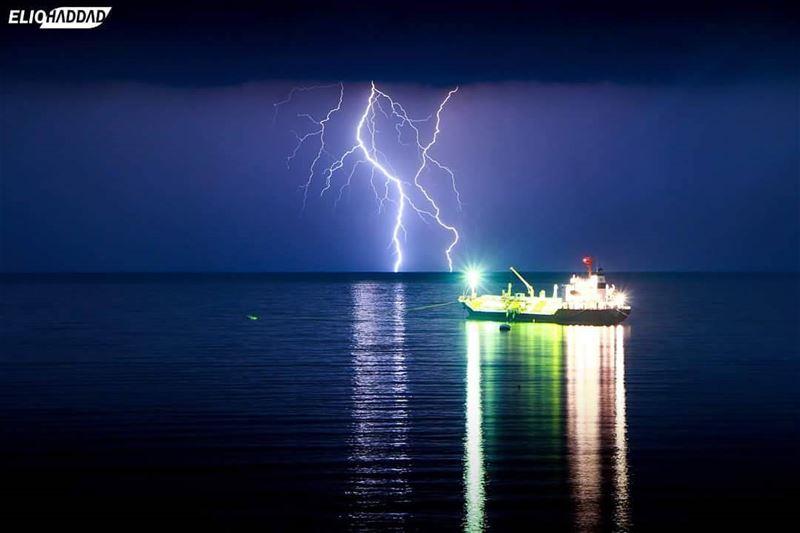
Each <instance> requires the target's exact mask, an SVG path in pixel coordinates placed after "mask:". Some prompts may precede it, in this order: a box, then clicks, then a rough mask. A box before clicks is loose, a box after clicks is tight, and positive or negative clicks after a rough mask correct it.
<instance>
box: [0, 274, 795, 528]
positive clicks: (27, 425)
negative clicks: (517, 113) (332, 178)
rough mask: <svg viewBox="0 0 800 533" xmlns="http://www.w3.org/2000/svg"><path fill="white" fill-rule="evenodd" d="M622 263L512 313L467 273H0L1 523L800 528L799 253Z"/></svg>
mask: <svg viewBox="0 0 800 533" xmlns="http://www.w3.org/2000/svg"><path fill="white" fill-rule="evenodd" d="M568 276H569V273H529V274H527V277H528V279H529V280H530V281H532V282H533V284H534V286H535V287H536V290H537V292H538V290H539V289H540V288H543V289H546V290H547V291H548V292H550V291H551V290H552V286H553V284H554V283H565V282H566V280H567V278H568ZM608 276H609V281H610V282H612V283H615V284H616V286H617V288H618V289H621V290H624V291H626V293H627V294H628V295H629V302H630V304H631V306H632V308H633V311H632V314H631V316H630V318H629V319H628V320H627V321H625V322H624V323H623V324H621V325H619V326H612V327H590V326H559V325H552V324H533V323H531V324H513V325H512V328H511V330H510V331H507V332H505V331H500V330H499V327H498V326H499V324H498V323H496V322H486V321H472V320H467V319H465V315H464V311H463V310H462V309H461V308H460V307H459V305H458V304H456V303H454V302H455V299H456V298H457V296H458V295H459V294H461V293H462V292H463V291H464V288H465V287H464V280H463V277H462V276H461V275H460V274H420V273H417V274H401V275H394V274H349V273H336V274H316V273H314V274H58V275H55V274H5V275H2V277H0V480H2V481H1V482H0V524H14V523H25V524H32V523H36V522H52V524H53V525H59V526H63V525H64V524H68V523H71V522H82V523H87V524H89V523H94V524H102V525H109V526H113V525H119V524H125V525H129V524H131V523H142V524H154V525H160V526H163V525H165V524H170V523H174V524H177V525H189V524H197V525H200V526H205V527H208V528H213V529H217V530H238V529H255V528H259V529H261V530H282V531H288V530H317V531H339V530H346V531H394V530H398V531H407V530H414V531H419V530H437V531H484V530H495V531H505V530H527V531H532V530H536V531H652V530H671V531H677V530H680V531H683V530H687V529H689V530H696V529H705V530H718V529H722V528H742V527H750V528H754V529H755V530H759V531H768V530H776V529H778V528H781V529H787V528H789V527H792V526H794V525H796V516H797V503H796V494H797V493H796V491H797V489H798V487H800V454H799V453H798V452H800V416H799V415H800V275H798V274H796V273H788V274H779V273H769V274H765V273H724V274H720V273H619V274H613V273H609V274H608ZM509 281H513V277H511V275H510V274H508V273H495V274H492V275H487V276H485V277H484V279H483V281H482V289H481V290H487V291H492V292H497V293H499V291H500V289H501V288H502V287H504V285H505V284H506V283H507V282H509ZM520 290H522V289H521V288H520Z"/></svg>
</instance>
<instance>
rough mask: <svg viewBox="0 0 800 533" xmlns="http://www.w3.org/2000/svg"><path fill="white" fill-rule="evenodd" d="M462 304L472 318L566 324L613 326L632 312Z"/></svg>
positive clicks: (628, 310) (625, 310) (623, 310)
mask: <svg viewBox="0 0 800 533" xmlns="http://www.w3.org/2000/svg"><path fill="white" fill-rule="evenodd" d="M462 305H463V306H464V309H466V310H467V313H468V315H469V316H468V318H470V319H475V320H493V321H496V322H543V323H549V324H562V325H565V326H571V325H576V326H578V325H582V326H613V325H615V324H619V323H620V322H622V321H623V320H625V319H626V318H628V316H629V315H630V314H631V311H630V309H559V310H558V311H556V312H555V313H553V314H552V315H544V314H542V315H540V314H535V313H517V314H516V315H507V314H506V313H505V312H502V311H474V310H472V309H470V308H469V306H467V305H466V304H463V303H462Z"/></svg>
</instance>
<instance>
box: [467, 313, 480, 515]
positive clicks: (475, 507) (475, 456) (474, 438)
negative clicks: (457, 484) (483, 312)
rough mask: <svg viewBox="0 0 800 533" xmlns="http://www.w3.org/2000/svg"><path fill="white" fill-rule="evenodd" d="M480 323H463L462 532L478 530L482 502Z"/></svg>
mask: <svg viewBox="0 0 800 533" xmlns="http://www.w3.org/2000/svg"><path fill="white" fill-rule="evenodd" d="M479 328H480V324H479V323H477V322H474V321H469V322H467V383H466V388H467V400H466V406H465V407H466V411H467V416H466V419H467V422H466V437H465V439H464V487H465V497H464V500H465V515H466V523H465V529H466V530H467V531H481V530H482V529H483V525H484V516H483V506H484V500H485V487H484V472H483V432H482V429H481V424H482V418H483V415H482V412H481V338H480V329H479Z"/></svg>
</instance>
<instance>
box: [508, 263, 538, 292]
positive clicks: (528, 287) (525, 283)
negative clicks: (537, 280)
mask: <svg viewBox="0 0 800 533" xmlns="http://www.w3.org/2000/svg"><path fill="white" fill-rule="evenodd" d="M509 269H510V270H511V272H513V273H514V275H515V276H517V277H518V278H519V280H520V281H521V282H522V284H523V285H525V287H527V289H528V296H530V297H531V298H533V285H531V284H530V283H528V280H526V279H525V278H523V277H522V274H520V273H519V272H517V269H516V268H514V267H509Z"/></svg>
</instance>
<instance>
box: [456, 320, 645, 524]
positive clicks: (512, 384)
mask: <svg viewBox="0 0 800 533" xmlns="http://www.w3.org/2000/svg"><path fill="white" fill-rule="evenodd" d="M465 327H466V347H467V365H466V405H465V410H466V427H465V439H464V476H463V478H464V479H463V482H464V516H465V520H464V529H465V530H466V531H481V530H483V529H485V527H486V526H487V525H489V522H490V519H489V518H487V511H486V499H487V492H488V493H489V496H492V487H493V486H494V487H495V489H494V490H495V491H498V490H501V489H500V487H509V488H508V489H506V490H517V491H525V490H526V489H525V487H526V486H527V487H528V490H532V489H533V487H534V486H536V485H539V486H542V487H544V490H551V491H554V490H558V487H564V488H563V490H568V491H569V494H570V496H571V499H572V501H573V502H574V508H573V509H572V515H571V517H569V518H568V517H567V516H566V515H565V516H564V518H565V520H569V521H570V522H571V525H572V527H574V528H575V529H577V530H580V531H593V530H597V529H614V530H627V529H629V527H630V519H629V507H628V466H627V436H626V418H625V416H626V412H625V354H624V330H623V327H622V326H617V327H588V326H568V327H562V326H556V325H546V324H516V325H514V328H513V329H512V331H511V332H509V333H507V334H503V333H499V332H498V330H497V324H493V323H486V322H475V321H467V323H466V326H465ZM521 424H524V425H521ZM520 431H522V432H523V433H524V434H525V435H524V438H526V439H527V444H526V445H524V448H518V447H515V446H519V442H518V441H519V436H520ZM514 439H516V440H517V442H512V441H513V440H514ZM565 444H566V448H565V447H564V446H565ZM487 446H488V448H487ZM487 449H492V450H497V451H496V452H493V453H499V454H500V456H499V457H500V458H502V459H503V460H508V459H509V458H510V457H509V455H510V456H511V457H516V459H514V461H515V463H514V464H515V465H516V467H517V470H518V471H519V472H520V474H519V475H522V476H523V480H525V481H521V482H520V481H518V478H509V475H512V474H509V473H508V472H504V473H502V474H501V473H500V472H499V471H498V470H496V469H493V468H492V466H491V465H492V464H493V463H492V462H491V459H490V461H489V463H488V466H487V458H486V450H487ZM526 450H527V451H526ZM519 453H523V454H528V455H526V456H525V457H526V458H525V459H524V460H523V459H522V458H521V456H519V455H517V454H519ZM559 458H560V459H559ZM549 460H554V461H560V463H559V464H564V465H565V466H564V468H565V470H564V471H561V470H557V469H556V470H554V469H553V468H549V469H548V467H547V465H546V464H544V462H546V461H549ZM559 472H563V473H564V474H566V477H567V478H568V479H567V480H566V483H567V484H566V485H564V477H563V474H559ZM493 475H495V476H498V475H504V476H505V477H506V479H499V478H495V479H493ZM548 475H550V476H553V477H552V478H547V476H548ZM526 476H529V477H526ZM556 478H557V479H556ZM493 483H494V485H493ZM510 483H519V484H520V485H519V486H516V485H515V486H514V487H512V486H511V485H510ZM548 487H549V488H548ZM516 495H517V496H519V492H517V493H516ZM494 496H495V497H496V498H500V499H502V498H504V497H507V496H506V495H504V494H499V493H495V494H494ZM489 516H491V513H489Z"/></svg>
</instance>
